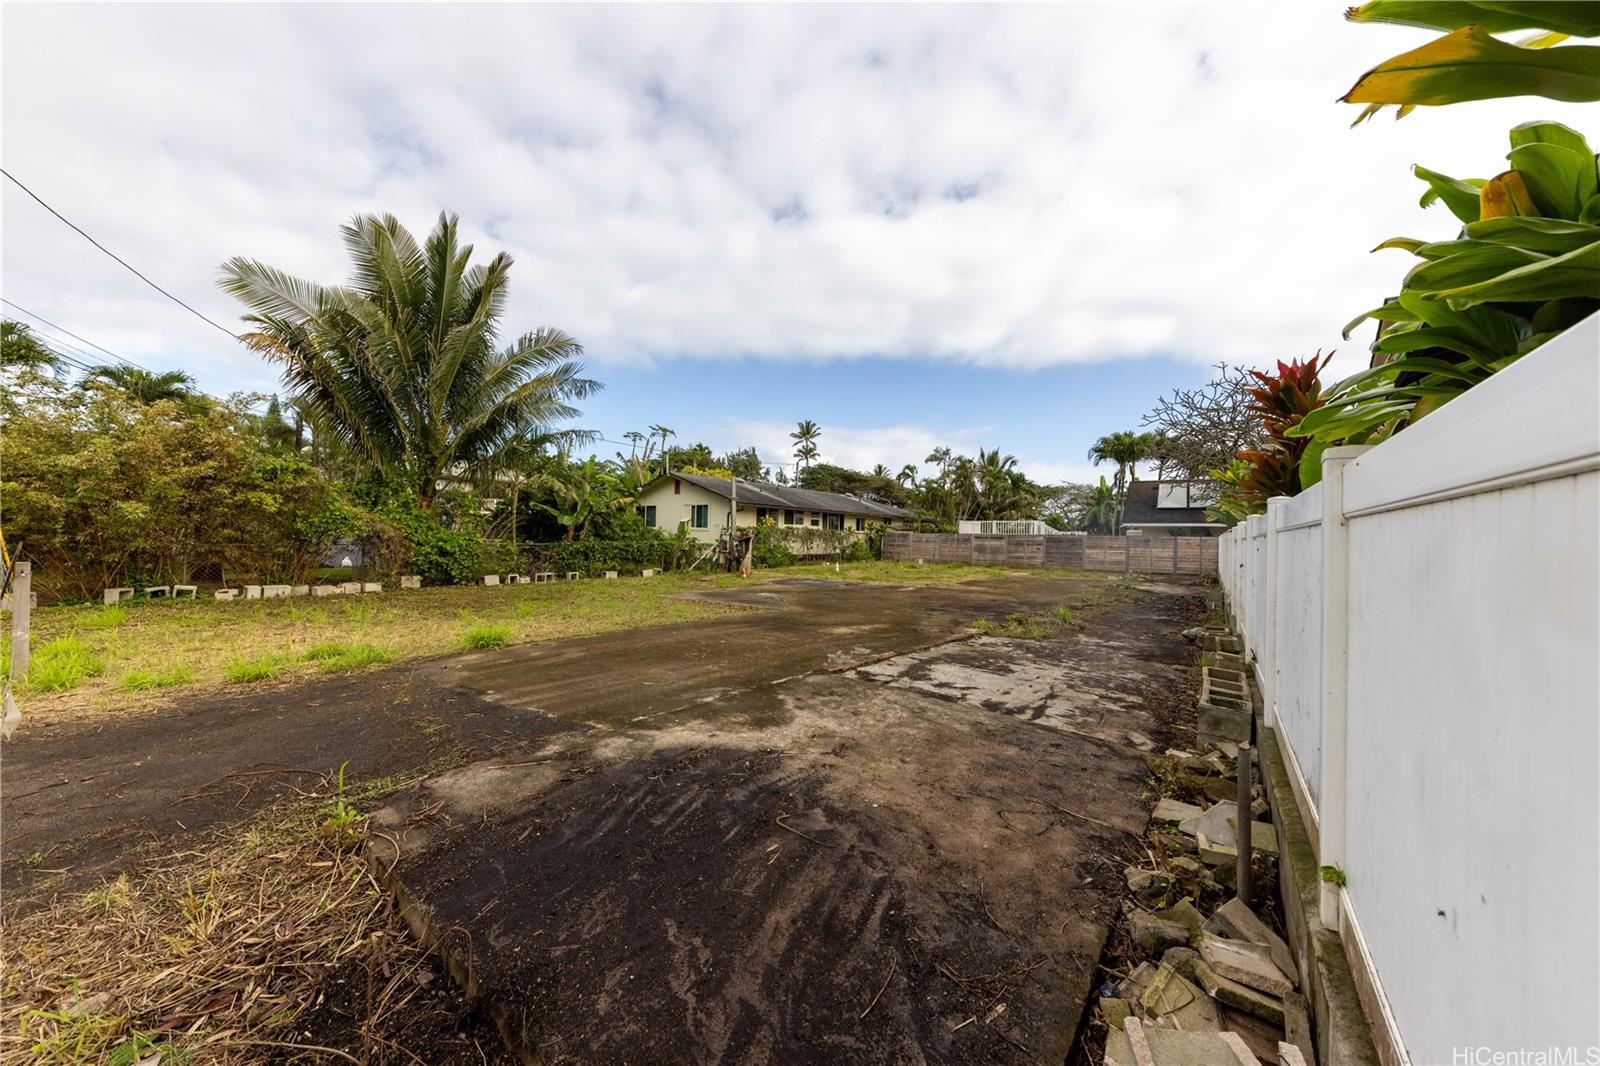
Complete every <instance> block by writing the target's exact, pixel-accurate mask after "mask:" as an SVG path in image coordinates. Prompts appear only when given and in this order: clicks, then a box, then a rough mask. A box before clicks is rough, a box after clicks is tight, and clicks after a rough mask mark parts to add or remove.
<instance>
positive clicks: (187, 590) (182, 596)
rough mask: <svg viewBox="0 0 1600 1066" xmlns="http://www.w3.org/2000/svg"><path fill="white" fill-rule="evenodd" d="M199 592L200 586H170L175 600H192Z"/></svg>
mask: <svg viewBox="0 0 1600 1066" xmlns="http://www.w3.org/2000/svg"><path fill="white" fill-rule="evenodd" d="M199 594H200V588H199V586H197V585H174V586H172V598H173V599H175V600H192V599H194V598H195V597H196V596H198V595H199Z"/></svg>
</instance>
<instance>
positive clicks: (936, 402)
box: [0, 3, 1600, 482]
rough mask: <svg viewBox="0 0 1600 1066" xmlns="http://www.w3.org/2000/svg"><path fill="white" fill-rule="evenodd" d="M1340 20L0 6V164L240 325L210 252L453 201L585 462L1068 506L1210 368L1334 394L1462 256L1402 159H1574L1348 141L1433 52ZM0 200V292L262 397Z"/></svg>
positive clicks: (293, 251) (796, 10)
mask: <svg viewBox="0 0 1600 1066" xmlns="http://www.w3.org/2000/svg"><path fill="white" fill-rule="evenodd" d="M1341 10H1342V5H1341V4H1337V3H1328V4H1322V3H1271V4H1249V3H1226V4H1224V3H1214V4H1181V3H1161V4H1138V3H1117V4H1064V5H1059V6H1028V7H1010V6H989V7H960V6H942V7H917V6H882V7H879V6H861V7H839V6H818V7H783V6H748V7H711V6H697V7H670V6H651V7H624V6H606V7H598V6H597V7H577V6H565V7H530V6H468V5H449V6H424V5H417V6H401V5H393V6H391V5H378V4H374V5H353V6H342V5H304V6H300V5H293V6H291V5H282V6H269V5H251V6H234V5H210V6H194V5H181V6H180V5H173V6H144V5H138V4H123V5H115V6H91V5H68V4H61V5H29V4H17V3H8V4H6V5H5V6H4V8H3V9H0V60H3V69H0V92H3V99H0V119H3V121H0V158H3V160H4V165H5V168H6V170H7V171H9V172H10V173H11V174H13V175H14V176H15V177H16V178H18V179H20V180H21V181H22V182H24V183H25V184H27V185H28V186H29V187H30V188H32V189H33V190H34V192H36V193H38V194H39V195H40V196H41V197H43V198H44V199H45V200H46V201H48V202H49V203H50V204H51V205H52V206H54V207H55V208H56V209H57V210H58V211H60V212H61V213H62V214H64V215H66V216H67V217H68V218H70V219H71V220H72V221H73V222H75V223H76V224H77V225H79V226H80V227H82V228H83V229H84V230H86V231H87V232H88V233H90V234H92V235H93V236H94V237H95V238H96V239H97V240H98V241H100V242H101V243H102V244H104V245H105V246H106V247H108V248H109V249H111V250H112V251H114V252H116V253H117V254H118V255H120V256H121V257H122V258H124V259H126V260H127V261H128V262H129V263H131V264H132V265H134V266H135V267H137V268H138V269H139V270H140V271H141V272H142V273H144V274H146V275H147V276H149V277H150V278H151V279H152V280H154V281H156V282H157V283H159V284H160V285H161V286H162V287H164V288H166V289H167V290H168V291H170V292H172V293H173V294H175V295H177V296H178V297H180V298H181V299H183V300H184V301H185V302H187V303H189V304H191V305H192V306H193V307H195V308H196V309H197V310H199V311H200V312H202V313H203V314H205V315H206V316H207V317H210V318H212V319H214V320H215V321H217V322H219V323H221V324H223V325H224V326H228V327H230V328H233V327H237V326H238V318H239V315H240V313H241V310H240V308H239V307H238V305H236V304H234V303H233V301H232V300H231V298H229V297H227V296H226V295H225V294H223V293H222V292H221V291H220V290H218V289H217V287H216V278H217V272H218V266H219V264H221V263H222V262H223V261H224V260H225V259H228V258H229V257H232V256H235V255H243V256H247V257H250V258H255V259H261V260H264V261H266V262H268V263H271V264H273V265H275V266H278V267H281V268H283V269H285V270H288V271H290V272H291V273H294V274H298V275H301V276H305V277H310V278H313V279H316V280H318V281H322V282H329V283H331V282H336V281H338V280H340V279H342V278H343V277H344V276H345V274H346V266H347V264H346V261H345V258H344V254H343V249H342V246H341V244H340V240H339V234H338V227H339V225H340V224H341V223H343V222H345V221H347V220H348V219H349V218H350V217H351V216H353V215H355V214H358V213H367V212H390V213H393V214H395V215H397V216H398V217H399V218H400V219H401V220H402V221H403V222H405V223H406V224H407V225H408V226H409V227H410V228H411V229H412V230H413V232H415V233H418V234H419V235H420V234H422V233H424V232H425V231H426V230H427V229H429V228H430V227H431V226H432V224H433V222H434V220H435V219H436V218H437V216H438V214H439V212H441V211H450V212H454V213H456V214H457V215H459V216H460V219H461V227H462V231H463V233H464V235H465V236H466V238H467V239H469V240H471V241H472V242H473V243H474V244H475V246H476V247H477V249H478V250H479V254H480V255H482V256H484V257H487V255H490V254H493V253H494V252H496V251H499V250H502V249H503V250H506V251H508V252H510V253H511V254H512V255H513V256H514V258H515V261H516V265H515V266H514V268H513V270H512V274H511V299H510V302H509V306H508V310H507V314H506V317H505V321H504V323H503V331H504V334H505V335H506V336H507V337H508V338H509V337H511V336H514V335H516V334H520V333H522V332H525V331H528V330H531V329H534V328H537V327H541V326H553V327H557V328H560V329H563V330H565V331H566V332H568V333H570V334H572V335H574V336H575V337H577V338H578V339H579V341H581V342H582V344H583V345H584V348H585V355H584V361H585V363H586V365H587V366H588V368H589V371H590V373H591V375H592V376H594V377H597V378H599V379H600V380H602V381H603V382H604V383H605V386H606V388H605V390H604V391H603V392H602V393H600V394H599V395H598V396H596V397H594V398H592V399H591V400H589V401H587V402H586V403H585V404H584V405H583V406H584V411H583V417H582V418H581V419H580V420H579V424H580V425H582V426H585V427H587V428H591V429H594V430H596V431H598V432H599V433H601V434H602V436H604V437H606V438H610V439H612V440H621V439H622V434H623V433H625V432H627V431H628V430H632V429H644V428H645V427H646V426H648V425H650V424H652V423H659V424H664V425H667V426H669V427H671V428H672V429H673V430H674V431H675V432H676V433H677V437H678V440H679V441H681V442H691V441H697V440H699V441H705V442H706V443H708V444H710V445H711V446H712V447H713V448H714V449H717V450H719V451H721V450H724V449H729V448H734V447H740V446H744V445H754V446H755V447H756V448H757V449H758V451H759V453H760V455H761V457H762V459H763V460H764V461H766V462H768V463H773V464H776V463H779V462H792V456H791V455H790V454H789V453H790V451H791V449H792V446H793V445H792V442H791V441H790V440H789V438H788V433H789V431H790V430H791V429H792V428H793V426H794V424H795V423H796V422H797V421H799V420H800V419H807V418H808V419H811V420H813V421H816V422H817V423H819V424H820V425H821V426H822V428H823V432H822V437H821V439H820V441H819V442H818V443H819V446H820V449H821V453H822V457H823V459H824V460H827V461H831V462H839V463H843V464H845V465H850V466H855V467H864V468H870V467H871V466H872V465H873V464H875V463H879V462H881V463H883V464H884V465H886V466H888V467H890V468H891V469H893V470H898V469H899V468H900V466H901V465H903V464H905V463H915V464H923V461H924V459H925V456H926V455H927V453H928V452H929V451H930V450H932V449H933V448H934V447H937V446H940V445H948V446H950V447H951V448H953V449H955V450H956V451H958V452H967V453H971V452H974V451H976V449H978V448H980V447H998V448H1001V449H1002V450H1004V451H1005V452H1008V453H1012V454H1014V455H1016V456H1017V457H1018V459H1019V463H1020V466H1021V467H1022V469H1024V470H1025V471H1027V472H1028V473H1030V474H1031V475H1032V476H1034V477H1035V478H1037V479H1040V480H1043V481H1048V482H1058V481H1062V480H1077V481H1084V480H1090V479H1092V478H1093V477H1094V476H1096V475H1097V473H1098V472H1097V471H1095V470H1094V469H1093V468H1091V466H1090V465H1089V464H1088V462H1087V458H1086V454H1087V452H1088V449H1089V447H1090V445H1091V444H1092V443H1093V442H1094V440H1095V439H1096V438H1097V437H1099V436H1101V435H1103V434H1106V433H1110V432H1114V431H1117V430H1121V429H1133V428H1138V425H1139V420H1140V418H1141V416H1142V415H1143V414H1144V413H1145V412H1147V411H1148V410H1149V409H1150V408H1151V407H1152V406H1153V405H1154V402H1155V401H1156V399H1157V398H1158V397H1159V396H1160V395H1162V394H1163V393H1165V392H1167V391H1169V390H1171V389H1173V388H1176V387H1180V386H1193V385H1197V384H1200V383H1202V382H1203V381H1205V380H1206V379H1207V378H1208V377H1209V376H1210V374H1211V373H1212V371H1211V370H1210V367H1211V366H1212V365H1213V364H1215V363H1217V362H1219V361H1225V362H1227V363H1230V364H1234V365H1244V366H1258V367H1259V366H1269V365H1270V364H1271V363H1272V361H1273V360H1275V359H1280V358H1282V359H1288V358H1293V357H1296V356H1308V355H1310V354H1311V353H1312V352H1314V351H1316V350H1318V349H1322V350H1324V351H1326V350H1329V349H1338V351H1339V355H1338V356H1337V357H1336V358H1335V361H1334V364H1333V366H1332V368H1331V370H1330V371H1329V373H1330V374H1331V375H1332V376H1339V375H1340V374H1343V373H1348V372H1350V371H1352V370H1354V369H1357V368H1358V367H1360V366H1361V365H1364V361H1365V353H1364V346H1365V341H1366V338H1362V337H1356V338H1354V339H1353V340H1352V341H1349V342H1346V341H1344V340H1342V339H1341V337H1340V335H1339V330H1340V328H1341V327H1342V325H1343V324H1344V323H1345V322H1347V321H1348V320H1349V319H1351V318H1353V317H1354V316H1355V315H1356V314H1358V313H1359V312H1361V311H1364V310H1366V309H1367V308H1369V307H1372V306H1375V305H1376V304H1378V303H1380V302H1381V301H1382V299H1383V297H1384V296H1385V295H1387V294H1388V293H1390V292H1392V291H1393V290H1394V289H1395V288H1397V286H1398V282H1399V279H1400V278H1401V276H1402V275H1403V273H1404V271H1405V268H1406V265H1407V260H1406V257H1405V256H1404V254H1403V253H1400V252H1396V251H1388V252H1383V253H1378V254H1376V255H1373V254H1370V253H1369V249H1371V248H1372V247H1373V246H1374V245H1376V244H1378V243H1379V242H1380V241H1382V240H1384V239H1386V238H1388V237H1391V236H1396V235H1400V234H1404V235H1408V236H1415V237H1425V238H1431V239H1446V238H1448V237H1451V236H1453V235H1454V231H1455V225H1454V223H1453V222H1452V220H1451V219H1450V218H1449V216H1448V215H1447V214H1445V213H1444V212H1443V210H1442V209H1440V208H1437V207H1436V208H1434V209H1432V210H1430V211H1424V210H1422V209H1420V208H1419V206H1418V204H1417V198H1418V195H1419V194H1420V192H1421V185H1420V183H1419V182H1417V181H1416V179H1415V178H1413V177H1411V176H1410V174H1409V167H1410V166H1411V164H1413V163H1423V164H1425V165H1427V166H1430V167H1432V168H1433V169H1436V170H1441V171H1444V172H1446V173H1449V174H1453V175H1457V176H1462V177H1487V176H1490V175H1492V174H1494V173H1496V172H1498V171H1499V170H1501V169H1504V165H1505V164H1504V163H1503V161H1502V160H1503V157H1504V154H1505V152H1506V150H1507V147H1508V145H1507V143H1506V130H1507V129H1509V128H1510V127H1511V126H1512V125H1515V124H1516V123H1518V122H1523V121H1528V120H1531V119H1535V118H1553V119H1557V120H1563V121H1567V122H1568V123H1569V124H1572V125H1575V126H1578V127H1579V128H1580V129H1581V128H1583V126H1582V123H1581V122H1580V121H1579V108H1578V107H1577V106H1576V105H1568V104H1556V103H1553V102H1549V101H1544V100H1532V99H1522V100H1511V101H1492V102H1486V103H1482V104H1472V105H1462V106H1457V107H1452V108H1440V109H1426V108H1425V109H1421V110H1419V111H1418V112H1416V113H1414V114H1412V115H1411V116H1409V117H1407V118H1406V119H1405V120H1404V121H1401V122H1395V121H1393V120H1392V118H1390V117H1387V116H1386V117H1382V118H1380V119H1378V120H1376V121H1374V122H1372V123H1370V124H1367V125H1364V126H1361V127H1359V128H1355V129H1351V128H1350V123H1351V121H1352V120H1353V119H1354V118H1355V115H1356V113H1357V109H1356V108H1353V107H1350V106H1347V105H1340V104H1337V103H1336V102H1335V100H1336V98H1337V97H1338V96H1339V95H1340V94H1342V93H1343V92H1344V90H1345V89H1347V88H1348V87H1349V85H1350V84H1351V83H1352V82H1353V81H1354V80H1355V78H1356V77H1357V76H1358V75H1359V74H1360V73H1361V72H1362V71H1364V70H1365V69H1367V68H1368V67H1370V66H1372V65H1374V64H1375V63H1377V62H1379V61H1381V60H1383V59H1385V58H1387V57H1388V56H1390V55H1394V54H1396V53H1398V52H1400V51H1403V50H1405V49H1406V48H1409V47H1413V46H1415V45H1416V44H1418V43H1421V42H1422V41H1424V40H1426V39H1428V38H1429V36H1430V34H1428V33H1426V32H1424V31H1416V30H1409V29H1405V28H1400V27H1385V26H1355V25H1351V24H1348V23H1346V22H1344V21H1343V20H1342V19H1341V17H1340V12H1341ZM1586 132H1588V133H1590V134H1595V133H1597V132H1600V131H1597V130H1595V129H1594V128H1592V126H1591V128H1589V129H1588V130H1586ZM0 212H3V214H0V242H3V248H0V292H3V295H4V298H5V299H6V300H8V301H11V302H12V304H15V305H20V306H21V307H23V308H26V309H27V311H28V312H30V313H31V314H32V315H34V316H38V317H41V318H43V319H45V320H48V321H50V322H52V323H54V324H55V326H56V327H59V328H61V329H65V330H70V331H71V332H73V333H75V334H77V335H78V337H80V338H83V339H85V340H87V341H89V342H92V343H93V344H95V345H99V346H101V347H103V348H105V349H109V350H110V351H112V352H115V353H117V354H118V355H119V356H123V357H125V358H127V359H130V360H133V361H135V362H138V363H141V364H143V365H146V366H149V367H152V368H156V369H169V368H177V369H182V370H185V371H188V372H189V373H191V374H193V375H194V377H195V378H196V380H197V381H198V382H199V384H200V386H201V387H203V388H204V389H206V390H207V391H210V392H213V393H217V394H225V393H228V392H231V391H234V390H250V391H260V392H271V391H273V390H274V389H275V388H276V385H277V382H276V375H275V372H274V371H273V369H272V368H271V367H269V366H267V365H266V364H264V363H263V362H261V360H260V359H259V358H257V357H256V356H254V355H253V354H251V353H249V352H247V351H245V350H244V349H243V348H241V347H240V346H239V345H238V344H237V343H236V342H235V341H233V340H232V339H230V338H229V337H228V336H226V335H225V334H224V333H223V332H222V331H220V330H217V329H215V328H214V327H213V326H211V325H208V324H206V323H205V322H202V321H201V320H200V319H198V318H196V317H194V316H193V315H191V314H190V313H189V312H188V311H185V310H184V309H183V308H181V307H179V306H177V305H176V304H174V303H172V302H169V301H168V300H167V299H166V298H164V297H163V296H161V295H160V294H159V293H157V292H154V291H153V290H151V289H150V288H148V287H146V286H145V285H144V284H143V283H142V282H141V281H139V279H137V278H136V277H134V276H132V275H131V274H129V273H128V272H127V271H126V270H124V269H123V268H122V267H121V266H119V265H117V264H116V263H115V262H114V261H112V260H111V259H109V258H108V257H106V256H105V255H103V254H102V253H101V252H99V251H97V250H96V249H95V248H94V247H93V246H91V245H90V244H88V243H87V242H86V241H84V240H83V238H82V237H80V236H78V235H77V234H76V233H74V232H72V231H71V230H70V229H68V228H67V227H66V226H64V225H63V224H62V223H61V222H59V221H58V220H56V219H55V218H52V217H51V216H50V215H49V214H48V213H46V212H45V211H44V209H43V208H41V207H39V206H38V205H37V204H36V203H34V202H33V201H32V200H30V199H28V198H27V197H26V196H25V195H24V194H23V193H21V192H20V191H19V190H18V189H17V188H16V187H15V185H13V184H12V183H10V182H5V183H4V192H3V198H0ZM4 313H5V314H6V315H7V316H8V317H15V318H18V319H19V320H22V321H27V322H30V323H32V324H34V325H38V322H37V320H36V319H34V318H29V317H28V316H27V315H24V314H22V313H20V312H18V311H17V310H16V308H15V307H13V306H10V305H7V306H6V307H5V308H4ZM41 332H43V333H44V334H45V335H46V336H47V337H50V338H53V339H54V340H55V341H56V342H58V343H65V344H71V345H73V346H74V347H75V348H77V349H82V350H84V351H87V352H88V353H89V354H91V355H98V354H99V353H98V352H96V350H95V349H94V348H92V347H89V346H87V345H85V344H84V343H83V342H82V341H77V340H72V339H71V338H66V337H63V336H62V335H61V334H60V333H59V332H57V331H56V330H55V329H53V328H41ZM600 448H601V449H602V454H606V453H608V452H610V451H614V450H615V448H614V446H613V445H610V444H604V443H602V444H601V445H600ZM1102 472H1103V471H1102Z"/></svg>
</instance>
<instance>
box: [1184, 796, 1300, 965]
mask: <svg viewBox="0 0 1600 1066" xmlns="http://www.w3.org/2000/svg"><path fill="white" fill-rule="evenodd" d="M1178 828H1179V829H1180V830H1182V831H1183V832H1184V833H1187V834H1188V835H1189V836H1192V837H1195V838H1196V839H1198V838H1199V837H1201V836H1204V837H1205V838H1206V839H1207V840H1209V841H1210V842H1211V843H1212V844H1216V845H1220V846H1222V847H1226V848H1230V849H1234V848H1237V847H1238V844H1239V807H1238V804H1236V803H1234V802H1232V801H1230V800H1223V801H1222V802H1220V803H1214V804H1212V805H1211V806H1210V807H1208V808H1207V809H1206V810H1205V811H1203V812H1202V813H1200V814H1198V815H1196V816H1194V817H1193V818H1188V819H1185V820H1184V821H1182V822H1179V823H1178ZM1250 843H1251V845H1252V846H1253V847H1254V848H1255V849H1256V850H1257V851H1265V852H1268V853H1270V854H1273V855H1276V854H1277V853H1278V833H1277V831H1276V830H1275V829H1273V828H1272V825H1271V823H1269V822H1257V821H1253V820H1252V821H1251V822H1250ZM1240 907H1244V905H1243V904H1240ZM1244 909H1245V910H1246V911H1248V908H1244ZM1252 917H1253V916H1252ZM1257 924H1260V920H1259V919H1257ZM1261 928H1262V930H1263V931H1265V930H1266V926H1261ZM1243 939H1246V940H1249V939H1252V938H1250V937H1244V938H1243Z"/></svg>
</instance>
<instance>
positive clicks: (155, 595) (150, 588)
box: [144, 585, 172, 600]
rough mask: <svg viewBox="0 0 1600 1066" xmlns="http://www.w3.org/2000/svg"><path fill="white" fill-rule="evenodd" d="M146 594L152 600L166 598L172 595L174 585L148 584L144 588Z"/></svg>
mask: <svg viewBox="0 0 1600 1066" xmlns="http://www.w3.org/2000/svg"><path fill="white" fill-rule="evenodd" d="M144 594H145V597H146V598H148V599H152V600H160V599H166V598H168V597H170V596H171V595H172V586H170V585H146V586H145V588H144Z"/></svg>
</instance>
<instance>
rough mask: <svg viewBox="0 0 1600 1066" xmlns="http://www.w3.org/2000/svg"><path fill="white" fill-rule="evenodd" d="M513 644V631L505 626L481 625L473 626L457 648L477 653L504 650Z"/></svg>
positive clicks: (464, 634)
mask: <svg viewBox="0 0 1600 1066" xmlns="http://www.w3.org/2000/svg"><path fill="white" fill-rule="evenodd" d="M509 643H511V630H510V629H508V628H506V627H505V626H491V625H480V626H473V627H472V628H471V629H469V630H467V631H466V632H465V633H463V634H462V635H461V640H460V641H459V642H458V643H457V645H456V646H457V647H458V648H460V649H461V650H462V651H476V650H478V649H482V648H503V647H505V646H506V645H507V644H509Z"/></svg>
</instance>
